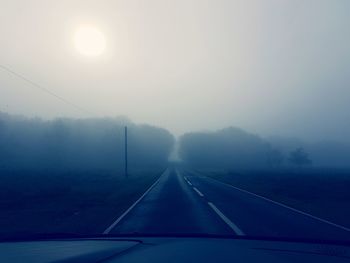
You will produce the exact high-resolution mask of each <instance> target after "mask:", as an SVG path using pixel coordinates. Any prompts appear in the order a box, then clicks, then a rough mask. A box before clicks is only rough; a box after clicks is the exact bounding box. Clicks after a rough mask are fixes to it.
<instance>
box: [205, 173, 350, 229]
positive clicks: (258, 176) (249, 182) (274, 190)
mask: <svg viewBox="0 0 350 263" xmlns="http://www.w3.org/2000/svg"><path fill="white" fill-rule="evenodd" d="M201 173H203V174H205V175H207V176H209V177H212V178H214V179H216V180H219V181H222V182H225V183H228V184H231V185H233V186H236V187H239V188H241V189H244V190H248V191H250V192H253V193H256V194H259V195H261V196H264V197H267V198H270V199H272V200H275V201H278V202H280V203H283V204H286V205H289V206H291V207H294V208H297V209H299V210H301V211H304V212H308V213H310V214H312V215H315V216H318V217H321V218H323V219H326V220H329V221H332V222H334V223H338V224H340V225H343V226H346V227H350V205H349V202H350V170H340V169H316V168H313V169H305V170H301V171H295V170H287V169H284V170H279V171H241V172H234V171H230V172H227V171H201Z"/></svg>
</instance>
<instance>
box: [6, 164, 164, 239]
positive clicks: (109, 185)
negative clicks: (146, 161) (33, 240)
mask: <svg viewBox="0 0 350 263" xmlns="http://www.w3.org/2000/svg"><path fill="white" fill-rule="evenodd" d="M162 172H163V170H162V169H157V170H143V171H131V172H130V176H129V177H128V178H125V177H124V176H122V175H118V174H112V173H111V172H105V171H95V172H88V173H86V172H74V173H73V172H71V173H69V172H57V171H56V172H49V171H46V172H44V171H40V172H35V173H34V172H28V171H0V180H1V184H0V236H1V235H2V236H7V235H9V234H11V235H13V234H14V233H17V234H31V233H62V232H65V233H78V234H91V233H102V232H103V231H104V230H105V229H106V228H107V227H108V226H109V225H110V224H112V223H113V221H114V220H115V219H116V218H117V217H118V216H119V215H121V214H122V213H123V212H124V211H125V210H126V209H127V208H128V207H129V206H130V205H131V204H132V203H133V202H135V201H136V200H137V199H138V198H139V197H140V196H141V195H142V193H144V192H145V191H146V190H147V189H148V187H150V186H151V185H152V184H153V182H155V181H156V180H157V179H158V178H159V176H160V175H161V174H162Z"/></svg>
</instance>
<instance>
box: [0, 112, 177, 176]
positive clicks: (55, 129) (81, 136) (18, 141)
mask: <svg viewBox="0 0 350 263" xmlns="http://www.w3.org/2000/svg"><path fill="white" fill-rule="evenodd" d="M126 125H127V126H128V141H129V144H128V156H129V165H130V168H140V169H142V168H146V167H162V166H164V167H165V166H166V165H167V161H168V156H169V154H170V152H171V151H172V149H173V145H174V141H175V139H174V137H173V136H172V135H171V134H170V133H169V132H168V131H167V130H165V129H162V128H158V127H153V126H149V125H136V124H134V123H132V122H131V121H129V120H127V119H126V118H101V119H55V120H52V121H44V120H41V119H38V118H34V119H28V118H24V117H18V116H10V115H8V114H5V113H0V168H2V169H4V168H5V169H49V170H50V169H55V170H60V169H65V170H66V169H68V170H69V169H70V170H76V169H78V170H91V169H99V170H121V169H122V167H123V165H124V126H126Z"/></svg>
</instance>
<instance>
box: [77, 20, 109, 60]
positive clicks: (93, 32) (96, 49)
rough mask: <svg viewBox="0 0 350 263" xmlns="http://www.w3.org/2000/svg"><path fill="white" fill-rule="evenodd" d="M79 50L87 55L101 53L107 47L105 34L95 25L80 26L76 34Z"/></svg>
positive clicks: (92, 55) (91, 55) (94, 55)
mask: <svg viewBox="0 0 350 263" xmlns="http://www.w3.org/2000/svg"><path fill="white" fill-rule="evenodd" d="M74 45H75V48H76V49H77V51H78V52H79V53H80V54H82V55H84V56H87V57H96V56H99V55H101V54H102V53H103V52H104V51H105V49H106V38H105V35H104V34H103V33H102V32H101V31H100V30H99V29H98V28H96V27H94V26H80V27H79V28H78V29H77V30H76V32H75V34H74Z"/></svg>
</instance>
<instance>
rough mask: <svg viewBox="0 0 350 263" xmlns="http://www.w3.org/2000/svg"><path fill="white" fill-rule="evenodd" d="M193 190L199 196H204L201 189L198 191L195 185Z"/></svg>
mask: <svg viewBox="0 0 350 263" xmlns="http://www.w3.org/2000/svg"><path fill="white" fill-rule="evenodd" d="M193 190H195V191H196V192H197V194H198V195H199V196H201V197H203V196H204V194H202V193H201V191H199V190H198V189H197V188H196V187H193Z"/></svg>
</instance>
